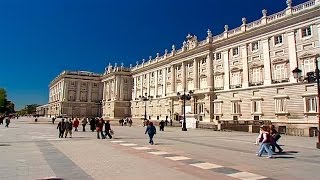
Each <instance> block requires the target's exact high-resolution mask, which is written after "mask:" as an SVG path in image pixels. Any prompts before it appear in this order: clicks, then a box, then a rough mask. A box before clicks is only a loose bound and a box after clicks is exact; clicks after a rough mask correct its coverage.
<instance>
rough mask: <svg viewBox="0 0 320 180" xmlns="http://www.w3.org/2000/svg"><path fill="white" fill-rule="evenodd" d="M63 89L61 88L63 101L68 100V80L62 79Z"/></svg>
mask: <svg viewBox="0 0 320 180" xmlns="http://www.w3.org/2000/svg"><path fill="white" fill-rule="evenodd" d="M63 86H64V89H63V98H62V99H63V101H68V87H69V81H66V80H65V81H64V83H63Z"/></svg>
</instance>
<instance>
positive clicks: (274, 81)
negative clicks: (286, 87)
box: [272, 78, 289, 84]
mask: <svg viewBox="0 0 320 180" xmlns="http://www.w3.org/2000/svg"><path fill="white" fill-rule="evenodd" d="M285 82H289V78H283V79H272V84H277V83H285Z"/></svg>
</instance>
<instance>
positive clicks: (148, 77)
mask: <svg viewBox="0 0 320 180" xmlns="http://www.w3.org/2000/svg"><path fill="white" fill-rule="evenodd" d="M146 85H147V95H148V96H149V95H150V73H148V74H147V83H146Z"/></svg>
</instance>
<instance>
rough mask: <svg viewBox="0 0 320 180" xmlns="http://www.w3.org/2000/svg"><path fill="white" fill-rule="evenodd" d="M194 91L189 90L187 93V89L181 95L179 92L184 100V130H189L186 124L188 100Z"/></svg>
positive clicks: (179, 95)
mask: <svg viewBox="0 0 320 180" xmlns="http://www.w3.org/2000/svg"><path fill="white" fill-rule="evenodd" d="M192 93H193V91H191V90H190V91H189V94H186V89H184V90H183V94H182V95H181V94H180V93H179V92H178V93H177V95H178V97H179V98H180V99H181V100H183V122H182V131H187V125H186V100H190V99H191V96H192Z"/></svg>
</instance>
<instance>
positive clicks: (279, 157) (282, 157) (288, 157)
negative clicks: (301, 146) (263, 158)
mask: <svg viewBox="0 0 320 180" xmlns="http://www.w3.org/2000/svg"><path fill="white" fill-rule="evenodd" d="M274 158H275V159H293V158H295V157H293V156H275V157H274Z"/></svg>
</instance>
